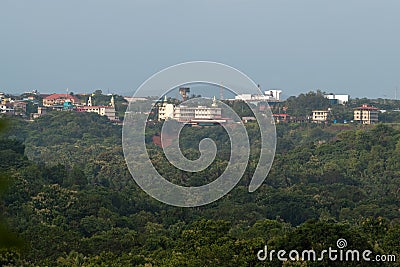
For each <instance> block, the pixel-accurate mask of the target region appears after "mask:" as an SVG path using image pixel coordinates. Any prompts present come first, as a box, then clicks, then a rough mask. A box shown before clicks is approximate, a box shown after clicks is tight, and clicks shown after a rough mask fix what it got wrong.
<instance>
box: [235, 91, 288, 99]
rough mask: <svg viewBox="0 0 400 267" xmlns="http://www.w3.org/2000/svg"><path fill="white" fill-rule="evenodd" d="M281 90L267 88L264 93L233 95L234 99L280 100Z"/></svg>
mask: <svg viewBox="0 0 400 267" xmlns="http://www.w3.org/2000/svg"><path fill="white" fill-rule="evenodd" d="M281 93H282V90H267V91H264V94H258V95H257V94H240V95H237V96H235V100H244V101H250V102H261V101H265V102H268V101H280V100H281Z"/></svg>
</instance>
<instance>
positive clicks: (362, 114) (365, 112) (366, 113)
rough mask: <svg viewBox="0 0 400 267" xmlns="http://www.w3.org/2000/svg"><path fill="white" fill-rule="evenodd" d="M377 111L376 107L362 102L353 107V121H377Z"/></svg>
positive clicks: (366, 122) (364, 122) (367, 122)
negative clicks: (360, 104)
mask: <svg viewBox="0 0 400 267" xmlns="http://www.w3.org/2000/svg"><path fill="white" fill-rule="evenodd" d="M378 112H379V111H378V109H377V108H375V107H373V106H370V105H367V104H364V105H362V106H361V107H357V108H355V109H354V121H356V122H359V123H362V124H373V123H377V122H378V121H379V119H378Z"/></svg>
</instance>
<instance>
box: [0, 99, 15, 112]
mask: <svg viewBox="0 0 400 267" xmlns="http://www.w3.org/2000/svg"><path fill="white" fill-rule="evenodd" d="M0 113H1V114H6V115H14V108H13V106H12V104H11V103H9V102H7V103H5V104H0Z"/></svg>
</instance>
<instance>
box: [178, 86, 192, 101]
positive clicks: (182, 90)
mask: <svg viewBox="0 0 400 267" xmlns="http://www.w3.org/2000/svg"><path fill="white" fill-rule="evenodd" d="M189 92H190V88H189V87H181V88H179V93H180V94H181V96H182V99H183V101H186V100H187V97H188V93H189Z"/></svg>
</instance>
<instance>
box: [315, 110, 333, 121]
mask: <svg viewBox="0 0 400 267" xmlns="http://www.w3.org/2000/svg"><path fill="white" fill-rule="evenodd" d="M329 112H330V111H329V110H313V112H312V121H313V122H326V121H328V116H329Z"/></svg>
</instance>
